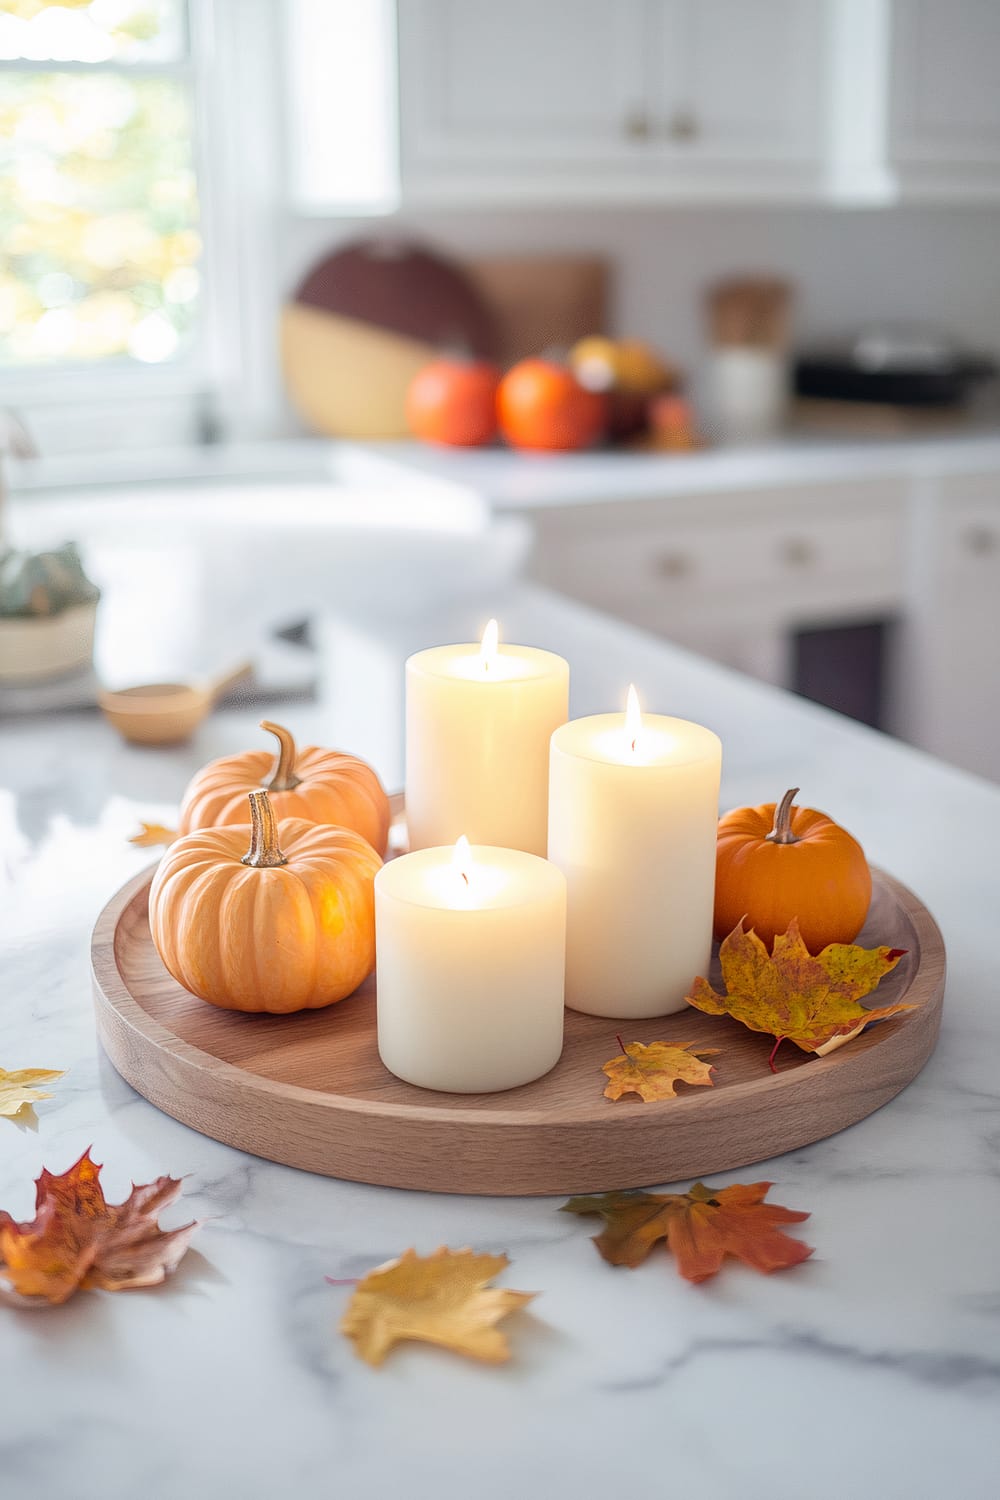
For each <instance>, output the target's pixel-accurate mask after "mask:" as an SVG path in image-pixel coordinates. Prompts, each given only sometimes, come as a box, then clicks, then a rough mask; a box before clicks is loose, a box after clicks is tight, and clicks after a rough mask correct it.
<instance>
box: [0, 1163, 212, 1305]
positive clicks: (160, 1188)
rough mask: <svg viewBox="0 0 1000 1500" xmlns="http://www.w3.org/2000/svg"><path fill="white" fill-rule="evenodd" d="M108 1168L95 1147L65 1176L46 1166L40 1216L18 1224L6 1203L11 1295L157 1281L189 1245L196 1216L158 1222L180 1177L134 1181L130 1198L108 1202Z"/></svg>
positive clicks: (1, 1266) (0, 1259)
mask: <svg viewBox="0 0 1000 1500" xmlns="http://www.w3.org/2000/svg"><path fill="white" fill-rule="evenodd" d="M100 1174H101V1169H100V1167H99V1166H98V1165H97V1163H96V1162H94V1161H92V1160H91V1157H90V1151H89V1149H88V1150H87V1151H85V1152H84V1153H83V1155H82V1156H81V1157H80V1160H79V1161H78V1162H76V1163H74V1165H73V1166H72V1167H70V1169H69V1171H68V1172H64V1173H63V1174H62V1176H59V1177H57V1176H54V1175H53V1174H52V1173H51V1172H49V1171H47V1170H46V1169H45V1168H43V1169H42V1174H41V1176H40V1177H39V1178H38V1181H37V1183H36V1191H35V1217H34V1219H33V1220H32V1222H31V1223H26V1224H17V1223H15V1221H14V1220H13V1219H12V1218H11V1216H10V1214H7V1213H4V1212H3V1210H0V1295H2V1296H3V1297H4V1299H5V1300H7V1301H17V1302H21V1303H22V1304H23V1303H25V1302H27V1303H31V1302H36V1301H37V1302H39V1303H40V1302H50V1303H53V1304H56V1303H60V1302H66V1301H67V1300H68V1299H69V1298H70V1297H72V1295H73V1293H74V1292H77V1291H82V1290H84V1289H86V1288H89V1287H100V1288H102V1289H103V1290H104V1291H108V1292H120V1291H125V1290H127V1289H129V1288H133V1287H148V1286H157V1285H158V1284H159V1283H160V1282H161V1281H163V1280H165V1279H166V1277H167V1276H168V1275H169V1274H170V1273H171V1272H172V1271H174V1270H176V1268H177V1265H178V1264H179V1262H180V1260H181V1257H182V1256H183V1255H184V1252H185V1251H186V1250H187V1247H188V1241H189V1240H190V1238H191V1235H192V1233H193V1231H194V1229H195V1228H196V1227H197V1226H196V1224H194V1223H191V1224H185V1225H184V1226H183V1227H182V1228H180V1229H170V1230H162V1229H159V1228H158V1227H157V1223H156V1221H157V1217H158V1216H159V1214H160V1211H161V1210H162V1209H164V1208H167V1207H168V1206H169V1205H170V1204H171V1203H173V1202H174V1200H175V1199H176V1198H177V1197H178V1196H179V1195H180V1191H181V1184H180V1182H178V1181H177V1180H176V1179H175V1178H173V1177H159V1178H157V1180H156V1181H155V1182H150V1183H148V1184H146V1185H145V1186H144V1187H136V1186H135V1185H133V1187H132V1192H131V1193H130V1195H129V1197H128V1198H127V1199H126V1200H125V1202H124V1203H120V1204H117V1205H111V1204H109V1203H108V1202H107V1201H106V1200H105V1197H104V1193H103V1190H102V1188H101V1184H100Z"/></svg>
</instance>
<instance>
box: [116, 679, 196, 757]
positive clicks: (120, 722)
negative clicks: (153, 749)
mask: <svg viewBox="0 0 1000 1500" xmlns="http://www.w3.org/2000/svg"><path fill="white" fill-rule="evenodd" d="M97 702H98V704H99V705H100V709H101V712H102V713H103V715H104V717H105V718H106V719H107V721H108V723H109V724H111V725H113V727H114V728H115V729H117V731H118V733H119V734H120V735H121V736H122V738H123V739H126V740H130V741H131V743H132V744H134V745H176V744H179V743H180V741H181V740H186V739H189V738H190V736H191V735H192V734H193V733H194V731H195V730H196V729H197V727H198V725H199V724H200V723H201V721H202V719H203V718H204V717H205V715H206V714H207V713H208V711H209V709H210V708H211V706H212V700H211V698H210V697H209V695H208V693H207V692H206V691H205V689H204V688H199V687H192V686H191V685H189V684H185V683H183V682H149V683H144V684H143V685H142V686H141V687H132V688H121V689H120V690H118V691H117V692H107V691H105V692H101V693H99V694H98V697H97Z"/></svg>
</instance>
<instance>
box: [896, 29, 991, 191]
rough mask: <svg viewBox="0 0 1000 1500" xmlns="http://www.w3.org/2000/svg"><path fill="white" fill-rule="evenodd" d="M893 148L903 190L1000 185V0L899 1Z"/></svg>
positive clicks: (985, 188)
mask: <svg viewBox="0 0 1000 1500" xmlns="http://www.w3.org/2000/svg"><path fill="white" fill-rule="evenodd" d="M891 27H892V31H891V43H890V57H891V75H892V77H891V102H890V118H889V155H890V163H891V167H892V169H893V171H894V172H895V175H896V179H897V182H898V186H899V188H900V191H901V192H902V193H903V195H904V196H905V195H907V194H910V195H920V194H925V195H927V196H931V197H935V198H941V197H949V196H962V197H966V196H969V195H970V194H971V195H975V194H976V193H977V192H980V193H982V194H984V195H987V196H993V195H995V194H996V193H997V192H998V191H1000V3H998V0H894V3H893V5H892V12H891Z"/></svg>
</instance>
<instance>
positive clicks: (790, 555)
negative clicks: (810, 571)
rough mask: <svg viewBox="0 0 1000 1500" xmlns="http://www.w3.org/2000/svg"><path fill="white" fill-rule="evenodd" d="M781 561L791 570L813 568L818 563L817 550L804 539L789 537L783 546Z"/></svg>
mask: <svg viewBox="0 0 1000 1500" xmlns="http://www.w3.org/2000/svg"><path fill="white" fill-rule="evenodd" d="M781 560H782V562H783V563H784V564H785V565H786V567H789V568H811V567H812V566H813V564H814V563H815V561H816V548H815V547H814V546H813V545H812V543H811V542H807V541H806V540H805V539H804V538H803V537H800V536H793V537H789V538H788V540H787V541H786V542H784V543H783V544H782V548H781Z"/></svg>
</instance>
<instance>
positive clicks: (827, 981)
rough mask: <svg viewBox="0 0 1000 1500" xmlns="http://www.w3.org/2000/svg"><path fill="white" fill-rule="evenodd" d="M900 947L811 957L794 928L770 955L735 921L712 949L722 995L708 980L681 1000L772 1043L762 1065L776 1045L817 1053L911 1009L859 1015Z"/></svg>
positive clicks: (838, 946) (838, 947)
mask: <svg viewBox="0 0 1000 1500" xmlns="http://www.w3.org/2000/svg"><path fill="white" fill-rule="evenodd" d="M905 952H906V950H905V949H904V948H859V947H858V946H857V945H856V944H854V943H830V944H829V946H828V947H826V948H824V949H823V951H822V952H821V953H818V954H815V955H814V954H812V953H810V952H809V949H808V948H807V947H806V945H805V943H804V942H803V941H802V936H801V934H800V932H799V924H798V922H796V921H794V920H793V921H792V922H791V923H790V924H789V927H788V931H787V932H784V933H779V934H778V936H777V937H776V938H775V939H774V947H773V950H772V953H771V954H768V951H767V948H766V947H765V945H764V944H763V943H762V942H761V940H760V938H759V937H758V936H757V934H756V933H755V932H744V931H743V923H742V922H740V923H738V924H737V926H736V927H734V929H733V931H732V932H731V933H730V934H729V936H728V937H727V938H725V939H724V940H723V943H722V947H721V948H720V949H719V958H720V960H721V963H722V978H723V980H724V982H725V985H726V990H727V993H726V994H725V995H720V994H718V993H717V992H716V991H715V990H714V989H713V988H712V986H711V985H710V984H709V982H708V980H707V979H702V978H698V979H696V980H695V982H694V986H693V988H692V992H691V994H690V995H688V996H687V1000H688V1002H689V1004H691V1005H694V1006H697V1008H698V1009H699V1010H703V1011H706V1012H707V1013H708V1015H710V1016H732V1017H733V1019H734V1020H736V1021H742V1023H743V1025H744V1026H748V1027H749V1028H750V1030H751V1031H763V1032H767V1033H768V1034H769V1035H770V1036H773V1037H775V1038H776V1041H775V1044H774V1048H773V1049H772V1052H771V1056H770V1059H769V1062H770V1066H771V1071H772V1072H776V1071H777V1070H776V1068H775V1066H774V1055H775V1053H776V1052H777V1050H778V1047H779V1046H780V1045H781V1043H782V1042H783V1041H786V1040H787V1041H789V1042H794V1043H795V1045H796V1047H800V1048H801V1049H802V1051H803V1052H818V1051H819V1050H820V1048H821V1047H825V1046H827V1044H828V1043H830V1042H832V1041H833V1040H834V1039H835V1038H838V1037H843V1038H844V1039H845V1040H846V1039H847V1038H848V1037H849V1036H852V1035H856V1034H857V1033H858V1032H859V1031H863V1030H864V1028H865V1027H866V1026H867V1025H868V1024H869V1023H870V1022H871V1021H881V1020H884V1019H885V1017H886V1016H895V1015H898V1014H899V1012H900V1011H904V1010H913V1009H914V1006H912V1005H905V1004H899V1005H883V1006H879V1007H876V1008H874V1009H872V1010H866V1009H865V1007H864V1006H863V1005H859V1004H858V1000H859V999H860V997H861V996H862V995H867V994H868V993H869V992H870V991H871V990H873V989H874V988H875V986H876V985H877V984H878V982H879V980H880V979H881V978H882V977H883V976H884V975H885V974H888V973H889V971H890V970H891V969H894V968H895V967H896V965H897V964H898V963H899V960H900V959H901V958H903V957H904V956H905Z"/></svg>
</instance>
